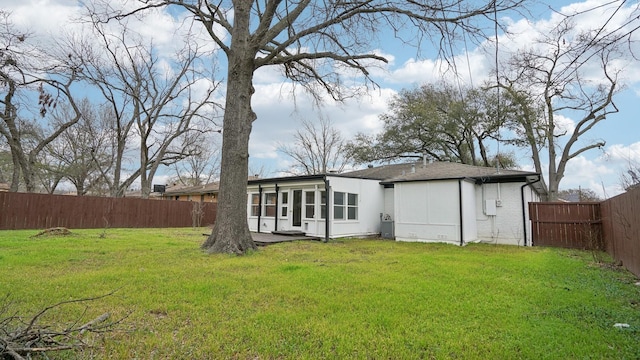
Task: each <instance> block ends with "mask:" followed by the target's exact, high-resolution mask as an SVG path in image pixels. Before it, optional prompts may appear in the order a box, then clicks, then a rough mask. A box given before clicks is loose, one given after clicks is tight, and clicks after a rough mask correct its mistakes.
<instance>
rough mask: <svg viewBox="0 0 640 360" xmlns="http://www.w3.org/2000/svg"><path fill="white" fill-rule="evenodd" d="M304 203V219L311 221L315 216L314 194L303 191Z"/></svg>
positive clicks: (313, 192)
mask: <svg viewBox="0 0 640 360" xmlns="http://www.w3.org/2000/svg"><path fill="white" fill-rule="evenodd" d="M304 203H305V205H304V217H305V218H306V219H313V218H314V217H315V214H316V192H315V191H305V192H304Z"/></svg>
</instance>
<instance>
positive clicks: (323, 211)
mask: <svg viewBox="0 0 640 360" xmlns="http://www.w3.org/2000/svg"><path fill="white" fill-rule="evenodd" d="M326 218H327V192H326V191H320V219H326Z"/></svg>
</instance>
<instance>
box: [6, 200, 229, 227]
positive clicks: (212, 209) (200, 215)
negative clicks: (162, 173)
mask: <svg viewBox="0 0 640 360" xmlns="http://www.w3.org/2000/svg"><path fill="white" fill-rule="evenodd" d="M216 211H217V206H216V204H215V203H206V204H201V203H199V202H186V201H168V200H146V199H133V198H108V197H94V196H69V195H48V194H30V193H10V192H0V230H9V229H46V228H52V227H66V228H70V229H96V228H97V229H99V228H105V227H118V228H153V227H189V226H200V225H201V226H207V225H211V224H213V223H214V222H215V219H216Z"/></svg>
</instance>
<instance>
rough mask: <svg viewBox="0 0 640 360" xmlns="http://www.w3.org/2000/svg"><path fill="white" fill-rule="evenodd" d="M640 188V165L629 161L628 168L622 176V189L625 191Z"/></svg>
mask: <svg viewBox="0 0 640 360" xmlns="http://www.w3.org/2000/svg"><path fill="white" fill-rule="evenodd" d="M638 186H640V163H638V162H637V161H633V160H631V159H629V160H628V164H627V167H626V168H625V169H624V171H623V172H622V173H621V174H620V187H621V188H622V189H624V190H625V191H629V190H630V189H633V188H637V187H638Z"/></svg>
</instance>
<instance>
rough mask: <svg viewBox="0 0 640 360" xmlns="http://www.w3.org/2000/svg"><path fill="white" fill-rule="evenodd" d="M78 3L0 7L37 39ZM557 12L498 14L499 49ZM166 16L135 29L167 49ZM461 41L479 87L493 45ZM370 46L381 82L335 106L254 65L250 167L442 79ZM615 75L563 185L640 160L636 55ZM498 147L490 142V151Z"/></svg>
mask: <svg viewBox="0 0 640 360" xmlns="http://www.w3.org/2000/svg"><path fill="white" fill-rule="evenodd" d="M608 2H609V0H607V1H604V0H589V1H586V2H576V1H553V7H554V8H555V9H557V10H562V11H564V12H569V11H571V10H572V9H580V8H591V7H594V6H595V5H598V4H604V3H608ZM618 4H619V2H614V3H613V5H612V6H617V5H618ZM77 5H78V2H77V1H73V0H23V1H20V2H17V1H15V0H0V8H3V9H7V10H10V11H12V12H13V14H14V21H15V22H16V23H17V24H19V25H20V26H24V27H26V28H29V29H31V31H32V32H33V33H35V34H38V36H42V37H43V38H45V37H47V36H56V35H57V34H58V33H59V32H60V31H61V30H63V29H68V28H69V27H73V26H75V25H70V23H69V21H68V19H69V17H72V16H74V15H75V14H76V13H77V11H78V6H77ZM633 6H637V4H633ZM605 10H606V9H603V10H602V11H605ZM603 14H605V12H603V13H595V12H592V13H589V14H585V15H584V16H583V19H581V22H580V23H581V24H597V23H598V22H599V21H602V20H603V18H604V17H603ZM555 18H557V15H554V14H553V13H552V12H551V11H550V10H549V8H548V6H546V5H544V4H543V3H539V4H538V5H536V7H534V8H532V10H531V14H530V15H528V16H527V19H525V18H523V17H521V16H515V15H514V17H512V18H503V19H502V21H503V23H504V24H508V25H509V28H510V29H511V30H512V31H514V32H516V33H517V36H515V37H514V38H513V39H507V38H506V37H504V36H502V37H501V38H500V47H501V49H502V51H504V52H505V53H506V52H507V51H508V50H515V49H517V48H518V46H519V44H526V43H529V42H530V41H531V39H533V37H534V36H535V35H534V34H535V31H544V29H546V28H547V27H548V26H549V24H550V23H553V21H555V20H554V19H555ZM168 19H170V18H169V17H168V15H167V14H163V13H157V14H155V15H154V16H151V17H149V18H147V19H145V20H144V21H143V22H142V23H140V24H138V25H137V28H138V29H139V31H140V32H142V33H145V34H147V36H152V37H153V38H154V43H155V44H156V45H158V46H161V47H162V46H163V45H164V46H167V47H170V46H171V44H172V42H175V39H174V36H173V35H172V24H175V23H177V21H168ZM61 24H63V25H61ZM65 24H66V25H65ZM467 45H468V46H467V49H466V50H467V51H468V53H465V49H464V48H462V49H458V51H457V54H458V56H457V57H456V66H457V69H458V71H459V76H458V78H459V79H460V81H462V82H467V83H468V82H473V83H474V84H476V85H477V84H480V83H481V82H482V81H483V80H485V79H487V78H488V77H489V76H490V71H491V70H492V68H493V64H494V63H495V62H494V60H493V59H492V57H491V52H492V51H493V50H492V48H490V51H486V50H482V49H480V48H476V47H474V46H472V44H471V43H470V42H469V43H468V44H467ZM426 50H427V51H424V53H423V55H425V54H427V55H428V53H429V51H428V49H426ZM376 51H378V52H379V53H381V54H385V56H386V57H387V58H388V59H389V60H390V62H389V64H387V65H385V66H383V67H382V68H380V69H376V70H374V71H373V72H372V73H373V77H374V79H375V80H376V81H377V82H378V83H379V85H380V88H379V89H375V90H372V91H370V92H369V93H368V94H367V95H365V96H363V97H360V98H357V99H351V100H349V101H347V102H346V103H343V104H336V103H334V102H333V101H331V100H329V99H328V98H327V99H326V101H325V102H324V104H323V105H322V106H321V107H317V106H315V105H314V103H313V101H312V99H311V98H310V97H309V96H308V95H306V94H305V93H304V92H303V91H302V89H301V88H299V87H298V88H294V87H292V85H291V84H289V83H287V82H285V81H283V78H282V77H281V76H280V73H279V71H278V69H275V68H265V69H260V70H258V72H257V73H256V78H255V88H256V93H255V95H254V101H253V106H254V109H255V111H256V113H257V115H258V120H257V121H256V122H255V123H254V127H253V131H252V135H251V141H250V168H251V171H253V172H258V171H259V170H260V169H262V174H263V175H265V176H276V175H280V174H281V171H283V170H286V169H287V168H288V166H289V165H290V160H289V159H288V158H287V157H286V156H284V155H283V154H280V153H278V152H277V147H278V144H279V143H288V142H290V141H292V139H293V134H294V133H295V131H296V130H297V129H298V128H299V127H300V122H301V120H302V119H308V120H315V119H318V118H319V117H326V118H329V119H330V120H331V121H332V123H333V124H334V126H335V127H336V128H337V129H338V130H339V131H340V132H341V133H342V136H343V137H344V138H346V139H349V138H351V137H352V136H353V135H354V134H355V133H357V132H365V133H372V134H374V133H376V132H378V131H380V130H381V127H382V123H381V121H380V120H379V119H378V116H379V115H380V114H382V113H384V112H385V111H386V109H387V103H388V101H389V99H390V98H391V97H392V96H393V95H394V94H395V93H396V92H397V91H398V90H400V89H402V88H411V87H414V86H418V85H420V84H423V83H429V82H434V81H438V80H439V79H440V77H441V75H440V71H439V69H440V68H441V67H440V64H439V63H438V61H437V59H435V58H428V57H427V58H424V57H422V58H418V57H417V52H416V49H414V48H410V47H406V46H402V45H401V44H400V43H399V42H397V41H393V40H392V39H386V38H385V39H383V41H381V42H380V43H379V44H377V46H376ZM467 59H469V64H467ZM469 70H470V72H469ZM621 80H622V82H623V83H624V86H625V90H624V91H622V92H621V93H620V94H618V95H617V97H616V99H615V100H616V104H617V105H618V107H619V109H620V112H619V113H617V114H613V115H611V116H610V117H609V118H608V119H607V120H605V121H604V122H603V123H602V124H600V125H598V126H597V127H596V129H594V132H593V133H592V135H591V138H602V139H604V140H605V141H606V146H605V147H604V149H603V151H598V150H592V151H589V152H588V153H585V154H584V155H582V156H580V157H578V158H576V159H574V160H572V161H571V162H570V163H569V166H568V169H567V173H566V177H565V179H564V180H563V181H562V184H561V188H577V187H582V188H590V189H592V190H594V191H596V192H597V193H599V194H600V195H602V196H613V195H615V194H618V193H620V192H621V191H622V189H621V188H620V186H619V183H620V181H619V175H620V173H621V172H622V171H624V169H625V167H626V166H627V164H628V162H629V160H631V161H635V162H637V163H638V164H640V131H639V130H640V125H639V122H638V119H637V115H636V114H637V113H638V111H637V109H638V105H637V104H638V100H640V98H639V97H640V83H639V82H640V64H639V63H638V61H635V62H634V61H629V62H625V63H624V68H623V76H622V78H621ZM294 99H295V101H294ZM572 120H573V119H571V118H566V119H563V121H564V124H565V125H566V126H567V127H568V128H570V127H571V122H572ZM496 147H497V145H495V144H494V145H493V149H492V150H495V149H496ZM503 150H504V149H503ZM517 155H518V163H519V164H520V165H521V167H522V168H523V169H525V170H532V164H531V161H530V159H529V158H528V156H527V154H526V152H522V151H519V152H518V153H517ZM167 177H168V175H166V174H165V175H160V176H159V177H157V178H156V181H154V182H155V183H162V182H163V179H164V180H166V178H167Z"/></svg>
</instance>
